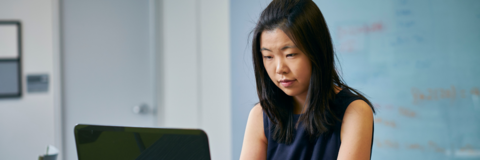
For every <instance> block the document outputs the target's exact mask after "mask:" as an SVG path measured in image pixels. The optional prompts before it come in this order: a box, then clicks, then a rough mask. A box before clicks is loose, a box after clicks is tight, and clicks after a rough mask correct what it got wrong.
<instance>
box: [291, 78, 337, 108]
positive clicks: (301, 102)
mask: <svg viewBox="0 0 480 160" xmlns="http://www.w3.org/2000/svg"><path fill="white" fill-rule="evenodd" d="M334 88H335V94H338V92H340V91H341V90H342V88H340V87H338V86H336V85H335V86H334ZM306 99H307V92H306V93H303V94H300V95H297V96H293V114H302V113H303V112H304V111H305V109H304V108H305V107H306V106H305V101H306Z"/></svg>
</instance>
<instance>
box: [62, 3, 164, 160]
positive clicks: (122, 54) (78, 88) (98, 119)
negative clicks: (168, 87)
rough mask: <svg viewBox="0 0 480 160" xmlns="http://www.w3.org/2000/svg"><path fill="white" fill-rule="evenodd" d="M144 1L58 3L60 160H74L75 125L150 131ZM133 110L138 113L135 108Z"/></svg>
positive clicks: (150, 72) (150, 66) (150, 65)
mask: <svg viewBox="0 0 480 160" xmlns="http://www.w3.org/2000/svg"><path fill="white" fill-rule="evenodd" d="M149 3H151V1H149V0H141V1H130V0H100V1H98V0H86V1H76V0H64V1H63V2H62V3H61V6H60V7H61V28H62V39H61V44H62V56H63V61H62V66H63V68H62V69H63V93H64V95H63V98H64V99H63V100H64V102H63V104H64V111H63V119H64V125H63V127H64V128H63V134H64V137H63V138H64V139H63V140H64V151H63V153H65V154H64V158H65V159H67V160H73V159H77V153H76V148H75V141H74V133H73V128H74V126H75V124H77V123H86V124H105V125H128V126H153V125H154V123H155V121H156V117H155V114H154V112H152V111H150V112H148V113H134V111H133V110H134V109H133V108H134V106H140V105H143V106H148V107H149V108H150V110H152V108H155V107H154V106H155V99H154V97H155V86H154V83H155V80H154V77H155V76H154V63H155V62H154V59H155V56H154V52H153V49H152V48H153V46H152V44H153V43H152V38H151V37H152V36H153V33H151V24H152V19H153V18H152V17H151V16H152V15H153V14H151V9H150V7H151V6H150V4H149ZM137 109H138V108H137Z"/></svg>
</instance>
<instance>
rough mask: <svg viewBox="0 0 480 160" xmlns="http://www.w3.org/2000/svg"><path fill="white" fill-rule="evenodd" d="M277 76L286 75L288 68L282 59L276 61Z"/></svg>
mask: <svg viewBox="0 0 480 160" xmlns="http://www.w3.org/2000/svg"><path fill="white" fill-rule="evenodd" d="M276 72H277V74H286V73H288V67H287V65H286V64H285V62H284V61H283V60H282V59H279V60H278V61H277V68H276Z"/></svg>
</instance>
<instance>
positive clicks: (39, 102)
mask: <svg viewBox="0 0 480 160" xmlns="http://www.w3.org/2000/svg"><path fill="white" fill-rule="evenodd" d="M57 5H58V3H57V1H55V0H2V1H0V20H20V21H21V23H22V34H23V35H22V43H23V44H22V45H23V48H22V49H23V52H22V56H23V64H22V70H23V75H22V80H23V82H22V83H23V93H24V94H23V96H22V97H21V98H13V99H0V128H1V130H0V159H37V158H38V156H39V155H40V154H43V153H45V151H46V146H47V145H49V144H52V145H55V146H57V147H61V142H60V140H61V135H60V134H57V133H60V132H59V131H60V130H58V127H60V125H59V122H60V119H58V118H60V115H59V114H58V113H60V107H59V105H58V104H60V99H58V98H55V97H56V96H58V94H59V93H57V91H60V88H58V86H59V83H58V79H59V78H58V76H59V75H58V74H57V73H58V70H54V66H57V65H58V56H57V55H58V49H56V48H58V47H57V46H58V45H57V44H58V41H57V40H58V39H57V37H58V30H57V29H58V25H57V24H58V12H57V11H58V10H57V8H56V6H57ZM36 73H42V74H49V76H50V85H49V91H48V92H47V93H36V94H33V93H27V92H26V85H25V78H24V77H25V76H26V75H28V74H36Z"/></svg>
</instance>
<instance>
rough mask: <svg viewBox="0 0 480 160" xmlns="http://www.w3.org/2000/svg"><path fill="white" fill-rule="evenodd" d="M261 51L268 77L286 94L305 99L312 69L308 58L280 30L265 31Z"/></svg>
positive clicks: (261, 38)
mask: <svg viewBox="0 0 480 160" xmlns="http://www.w3.org/2000/svg"><path fill="white" fill-rule="evenodd" d="M260 51H261V53H262V56H263V64H264V66H265V70H267V73H268V76H269V77H270V79H272V81H273V83H275V85H277V87H278V88H280V89H281V90H282V91H283V92H285V94H287V95H289V96H294V97H299V98H300V97H302V98H305V97H306V95H307V92H308V85H309V84H310V76H311V74H312V67H311V63H310V60H309V59H308V58H307V56H306V55H305V54H304V53H303V52H302V51H300V49H298V48H297V47H296V46H295V44H294V43H293V42H292V40H290V38H289V37H288V36H287V35H286V34H285V33H284V32H283V31H282V30H280V29H275V30H270V31H263V32H262V34H261V36H260Z"/></svg>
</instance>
